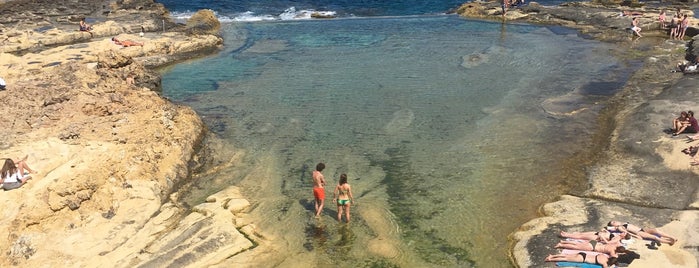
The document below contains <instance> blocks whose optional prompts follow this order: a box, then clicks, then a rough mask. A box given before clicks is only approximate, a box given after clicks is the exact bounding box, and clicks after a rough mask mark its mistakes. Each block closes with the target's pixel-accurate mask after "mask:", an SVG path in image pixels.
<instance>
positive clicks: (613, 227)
mask: <svg viewBox="0 0 699 268" xmlns="http://www.w3.org/2000/svg"><path fill="white" fill-rule="evenodd" d="M607 230H610V231H619V232H628V233H630V234H631V235H632V236H636V237H639V238H641V239H648V240H653V241H655V242H656V243H658V245H660V244H661V243H665V244H668V245H670V246H672V245H674V244H675V242H677V238H675V237H673V236H670V235H669V234H666V233H664V232H662V231H660V230H659V229H657V228H651V227H639V226H636V225H633V224H631V223H628V222H620V221H610V222H609V223H607Z"/></svg>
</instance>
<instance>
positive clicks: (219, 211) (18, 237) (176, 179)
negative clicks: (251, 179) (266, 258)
mask: <svg viewBox="0 0 699 268" xmlns="http://www.w3.org/2000/svg"><path fill="white" fill-rule="evenodd" d="M79 2H80V3H78V2H76V1H14V2H8V3H3V4H2V5H0V13H2V14H3V16H0V20H2V24H0V27H2V28H0V30H1V31H0V42H1V43H0V44H1V45H2V46H1V52H0V76H2V77H3V78H4V79H5V80H6V81H7V84H8V85H7V90H3V91H0V120H2V121H3V122H4V124H3V126H4V127H3V128H2V129H0V134H2V136H3V139H2V141H0V154H2V155H3V156H5V157H11V158H16V157H21V156H24V155H28V163H29V165H30V166H31V167H32V168H34V169H36V170H39V172H38V173H36V174H32V177H33V178H32V179H31V180H30V181H29V182H28V183H27V184H25V185H24V186H23V187H21V188H19V189H16V190H12V191H3V192H0V200H1V201H2V203H3V204H4V205H3V210H2V211H3V212H2V213H3V216H2V217H0V231H2V232H3V233H5V234H6V235H4V236H3V238H2V241H0V252H5V253H6V254H3V255H2V257H0V266H2V267H9V266H11V265H16V266H22V267H98V266H109V267H134V266H165V265H169V264H175V263H176V264H192V265H196V266H199V267H206V266H210V265H212V264H215V263H216V262H220V261H222V260H224V259H225V258H227V257H230V256H233V255H236V254H239V253H240V252H243V251H247V250H249V249H251V248H253V247H254V246H255V244H256V243H255V242H253V239H256V238H258V236H256V231H255V229H256V228H255V227H254V225H253V224H251V223H248V222H246V221H245V220H244V218H243V217H242V216H244V213H242V212H244V210H245V209H246V207H247V206H248V205H249V204H248V203H247V201H246V200H245V199H243V197H242V196H241V194H240V192H239V191H238V190H237V189H236V188H228V189H224V190H223V191H222V192H219V193H217V194H214V195H213V196H211V197H210V198H209V199H208V200H207V202H205V203H204V204H201V205H196V204H195V206H194V207H193V208H189V207H188V206H186V205H183V203H182V202H181V201H180V200H179V196H180V195H179V194H178V190H179V189H180V188H181V187H184V188H187V187H188V186H187V185H190V184H192V183H193V182H194V181H195V179H196V176H195V175H196V174H195V175H193V170H198V169H205V168H211V166H206V165H207V164H208V163H214V162H215V163H222V164H223V165H230V164H231V161H233V160H232V159H236V158H235V157H231V156H225V157H222V156H219V155H215V154H212V152H211V151H210V150H202V148H206V147H207V146H208V145H207V144H210V143H212V142H216V138H215V137H211V136H208V132H207V130H206V127H205V126H204V125H203V123H202V121H201V120H200V118H199V117H198V116H197V114H196V113H195V112H194V111H193V110H192V109H190V108H188V107H184V106H181V105H177V104H174V103H171V102H169V101H167V100H165V99H164V98H162V97H161V96H160V95H159V94H158V91H159V90H160V78H159V76H158V75H157V73H155V72H153V71H152V70H150V69H148V67H152V66H161V65H165V64H171V63H173V62H175V61H178V60H182V59H187V58H191V57H192V56H196V55H199V54H202V53H208V52H211V51H213V50H216V49H218V48H219V47H220V45H221V44H222V39H221V38H220V37H219V36H217V35H211V34H199V35H196V36H192V35H188V34H187V33H185V32H184V27H180V26H176V24H174V23H172V22H170V21H169V19H168V18H167V17H166V15H167V11H166V10H164V9H163V8H162V5H160V4H156V3H154V2H153V1H146V0H131V1H114V2H109V4H107V2H104V1H79ZM86 2H87V3H86ZM83 16H84V17H87V18H89V19H91V20H93V22H94V23H93V24H94V26H93V27H94V32H93V34H94V37H92V38H90V37H89V34H88V33H85V32H79V31H77V20H76V19H78V18H79V17H83ZM136 18H138V19H136ZM143 18H145V19H143ZM88 22H90V20H88ZM161 25H165V26H166V29H165V31H163V30H162V29H163V28H162V27H161ZM141 27H143V29H144V30H145V31H146V32H145V33H144V35H143V36H140V35H137V34H135V33H137V32H140V31H141V29H142V28H141ZM112 35H118V36H119V38H120V39H131V40H134V41H136V42H141V43H144V45H143V46H133V47H121V46H119V45H116V44H114V43H113V42H112V41H111V40H110V38H111V36H112ZM127 78H129V79H127ZM130 78H133V81H131V80H130ZM220 158H225V159H220ZM214 159H217V160H216V161H214ZM231 223H234V224H231Z"/></svg>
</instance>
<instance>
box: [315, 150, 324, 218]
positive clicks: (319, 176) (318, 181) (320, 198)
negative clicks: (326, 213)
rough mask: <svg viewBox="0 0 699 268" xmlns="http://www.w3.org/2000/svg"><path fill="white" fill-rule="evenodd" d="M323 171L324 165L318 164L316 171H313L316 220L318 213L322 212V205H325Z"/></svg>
mask: <svg viewBox="0 0 699 268" xmlns="http://www.w3.org/2000/svg"><path fill="white" fill-rule="evenodd" d="M323 169H325V164H323V163H318V165H316V170H314V171H313V197H314V198H315V207H316V218H318V217H320V212H322V211H323V205H324V204H325V189H324V188H323V187H324V186H325V178H324V177H323V173H321V172H322V171H323Z"/></svg>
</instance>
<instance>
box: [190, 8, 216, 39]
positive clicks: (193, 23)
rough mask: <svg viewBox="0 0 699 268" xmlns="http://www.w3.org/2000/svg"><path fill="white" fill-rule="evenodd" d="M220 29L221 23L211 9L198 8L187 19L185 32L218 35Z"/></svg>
mask: <svg viewBox="0 0 699 268" xmlns="http://www.w3.org/2000/svg"><path fill="white" fill-rule="evenodd" d="M220 31H221V23H220V22H219V21H218V19H217V18H216V15H215V14H214V11H213V10H210V9H203V10H199V11H197V12H196V13H194V15H192V17H191V18H189V19H188V20H187V26H186V32H187V33H189V34H195V35H199V34H211V35H218V34H220V33H219V32H220Z"/></svg>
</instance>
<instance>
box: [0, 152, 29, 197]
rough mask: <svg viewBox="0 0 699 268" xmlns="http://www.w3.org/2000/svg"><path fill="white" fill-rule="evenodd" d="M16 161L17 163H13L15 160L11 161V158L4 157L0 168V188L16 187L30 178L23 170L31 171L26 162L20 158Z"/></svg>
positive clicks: (10, 188)
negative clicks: (0, 185) (0, 184)
mask: <svg viewBox="0 0 699 268" xmlns="http://www.w3.org/2000/svg"><path fill="white" fill-rule="evenodd" d="M25 158H26V157H25ZM18 163H19V165H18V164H15V161H12V159H9V158H7V159H5V162H4V164H3V166H2V169H0V183H2V188H3V189H5V190H6V191H8V190H12V189H17V188H19V187H21V186H22V185H24V184H25V183H27V181H28V180H29V179H31V178H32V177H31V176H29V174H27V173H25V172H24V170H25V169H26V170H28V171H31V169H29V167H28V166H27V165H26V162H24V161H23V160H20V161H19V162H18ZM22 163H24V164H22Z"/></svg>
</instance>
